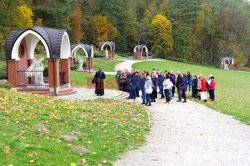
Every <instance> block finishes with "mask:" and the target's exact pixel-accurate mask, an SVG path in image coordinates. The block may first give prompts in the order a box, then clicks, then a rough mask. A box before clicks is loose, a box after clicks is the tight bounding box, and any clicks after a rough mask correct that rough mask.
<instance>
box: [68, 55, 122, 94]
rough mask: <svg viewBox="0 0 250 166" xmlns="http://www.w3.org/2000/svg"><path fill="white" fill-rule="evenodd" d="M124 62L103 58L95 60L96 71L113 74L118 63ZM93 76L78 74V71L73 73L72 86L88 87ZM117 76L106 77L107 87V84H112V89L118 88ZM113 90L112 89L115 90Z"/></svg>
mask: <svg viewBox="0 0 250 166" xmlns="http://www.w3.org/2000/svg"><path fill="white" fill-rule="evenodd" d="M121 62H123V61H122V60H105V59H103V58H94V70H98V69H99V68H101V69H102V70H103V71H105V72H113V71H114V68H115V66H116V65H117V64H118V63H121ZM93 76H94V75H93V74H90V73H84V72H77V71H71V79H72V84H73V85H74V86H86V85H87V80H92V78H93ZM114 78H115V76H114V75H106V80H105V85H107V83H109V84H110V83H111V85H113V86H110V87H114V88H116V87H117V85H116V83H115V79H114ZM114 88H112V89H114Z"/></svg>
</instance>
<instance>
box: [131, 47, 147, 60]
mask: <svg viewBox="0 0 250 166" xmlns="http://www.w3.org/2000/svg"><path fill="white" fill-rule="evenodd" d="M143 53H146V58H148V47H147V46H145V45H137V46H135V48H134V58H135V59H142V58H143Z"/></svg>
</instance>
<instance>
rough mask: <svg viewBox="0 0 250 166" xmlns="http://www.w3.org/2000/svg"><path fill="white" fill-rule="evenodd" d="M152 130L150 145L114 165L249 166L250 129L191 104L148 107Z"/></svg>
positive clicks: (148, 142)
mask: <svg viewBox="0 0 250 166" xmlns="http://www.w3.org/2000/svg"><path fill="white" fill-rule="evenodd" d="M149 112H150V114H151V115H152V122H153V127H152V131H151V132H150V134H149V135H148V137H147V144H146V145H145V146H143V147H141V148H139V149H137V150H134V151H132V152H129V153H127V154H125V155H124V156H123V157H122V159H121V160H119V161H117V162H116V163H114V165H115V166H166V165H171V166H172V165H174V166H176V165H185V166H189V165H190V166H193V165H197V166H203V165H209V166H217V165H218V166H221V165H225V166H231V165H232V166H247V165H248V166H249V165H250V126H247V125H245V124H242V123H241V122H239V121H237V120H235V119H234V118H232V117H230V116H227V115H224V114H221V113H219V112H216V111H214V110H212V109H209V108H207V107H205V106H203V105H201V104H198V103H195V102H192V101H188V102H187V103H185V104H183V103H177V102H175V101H173V102H172V103H171V104H170V105H167V104H165V103H164V101H162V100H159V99H158V101H157V103H154V104H153V106H151V107H149Z"/></svg>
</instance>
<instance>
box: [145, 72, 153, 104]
mask: <svg viewBox="0 0 250 166" xmlns="http://www.w3.org/2000/svg"><path fill="white" fill-rule="evenodd" d="M153 87H154V85H153V82H152V81H151V77H150V76H147V81H146V82H145V93H146V104H145V105H147V106H151V94H152V92H153Z"/></svg>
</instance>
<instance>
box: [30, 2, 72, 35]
mask: <svg viewBox="0 0 250 166" xmlns="http://www.w3.org/2000/svg"><path fill="white" fill-rule="evenodd" d="M71 9H72V7H71V1H69V0H46V1H44V0H35V1H34V2H33V11H34V13H35V17H36V18H41V19H43V24H44V26H47V27H52V28H65V29H68V30H69V29H70V12H71Z"/></svg>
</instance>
